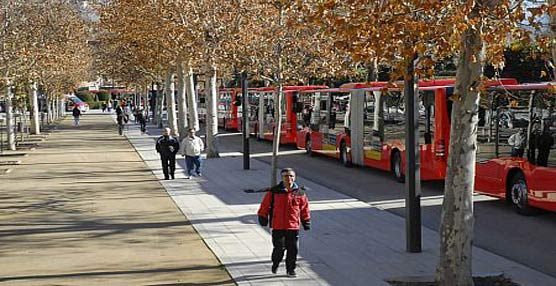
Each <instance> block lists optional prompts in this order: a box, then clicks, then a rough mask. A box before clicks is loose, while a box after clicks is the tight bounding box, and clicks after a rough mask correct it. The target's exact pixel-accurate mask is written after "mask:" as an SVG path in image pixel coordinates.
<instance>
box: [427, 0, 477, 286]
mask: <svg viewBox="0 0 556 286" xmlns="http://www.w3.org/2000/svg"><path fill="white" fill-rule="evenodd" d="M479 2H482V1H479ZM479 5H481V3H476V4H475V7H474V9H473V10H472V11H471V14H470V17H469V18H470V19H474V18H475V19H477V17H479V14H478V6H479ZM477 23H481V21H480V20H479V21H477ZM477 25H480V24H477ZM481 31H482V27H480V26H478V27H470V28H468V30H467V31H465V32H464V34H463V35H462V49H461V56H460V58H459V60H458V68H457V74H456V86H455V94H456V95H459V97H458V98H457V99H456V100H455V101H454V105H453V110H452V126H451V130H450V134H451V136H450V147H449V153H448V171H447V174H446V181H445V185H444V190H445V191H444V202H443V205H442V217H441V223H440V260H439V264H438V267H437V280H438V282H439V285H440V286H472V285H473V276H472V274H473V273H472V267H471V264H472V252H471V249H472V241H473V223H474V218H473V189H474V177H475V155H476V150H477V123H478V112H479V93H478V91H477V89H476V88H475V87H477V85H478V84H479V83H480V81H481V75H482V73H483V60H484V50H483V48H484V47H483V42H482V41H481V37H480V33H481Z"/></svg>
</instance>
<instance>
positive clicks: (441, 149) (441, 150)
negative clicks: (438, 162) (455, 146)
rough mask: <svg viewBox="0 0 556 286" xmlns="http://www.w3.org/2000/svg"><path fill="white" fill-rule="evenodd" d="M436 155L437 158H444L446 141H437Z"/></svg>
mask: <svg viewBox="0 0 556 286" xmlns="http://www.w3.org/2000/svg"><path fill="white" fill-rule="evenodd" d="M434 153H435V155H436V157H444V156H445V155H446V142H445V141H444V140H438V141H436V146H435V150H434Z"/></svg>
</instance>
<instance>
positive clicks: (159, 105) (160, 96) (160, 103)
mask: <svg viewBox="0 0 556 286" xmlns="http://www.w3.org/2000/svg"><path fill="white" fill-rule="evenodd" d="M163 111H164V91H163V90H162V89H161V87H160V83H157V84H156V124H157V126H158V128H162V127H163V126H164V122H162V112H163Z"/></svg>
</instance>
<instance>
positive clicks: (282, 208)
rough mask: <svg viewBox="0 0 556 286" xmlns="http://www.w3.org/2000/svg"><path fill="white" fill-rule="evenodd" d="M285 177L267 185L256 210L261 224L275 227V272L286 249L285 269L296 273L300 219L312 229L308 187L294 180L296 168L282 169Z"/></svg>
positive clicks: (273, 252) (294, 274)
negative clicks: (267, 187) (300, 185)
mask: <svg viewBox="0 0 556 286" xmlns="http://www.w3.org/2000/svg"><path fill="white" fill-rule="evenodd" d="M280 174H281V175H282V181H281V182H280V183H279V184H278V185H276V186H273V187H271V188H270V189H268V191H267V192H266V195H265V196H264V199H263V201H262V203H261V205H260V207H259V211H258V212H257V214H258V216H259V224H260V225H262V226H266V225H268V224H269V222H270V225H269V227H270V228H271V229H272V245H273V247H274V248H273V250H272V267H271V271H272V273H274V274H276V272H277V271H278V266H279V265H280V262H281V261H282V258H283V257H284V251H285V252H286V273H287V274H288V276H292V277H295V276H296V273H295V268H296V260H297V252H298V248H299V244H298V239H299V226H300V221H301V225H303V229H304V230H310V229H311V216H310V211H309V199H308V198H307V195H306V194H305V190H304V189H303V188H300V187H299V186H298V185H297V183H295V171H294V170H293V169H292V168H285V169H282V170H281V171H280Z"/></svg>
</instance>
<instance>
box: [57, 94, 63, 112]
mask: <svg viewBox="0 0 556 286" xmlns="http://www.w3.org/2000/svg"><path fill="white" fill-rule="evenodd" d="M56 107H57V108H58V112H57V113H58V117H62V116H64V100H63V99H61V98H59V97H58V99H57V104H56Z"/></svg>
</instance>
